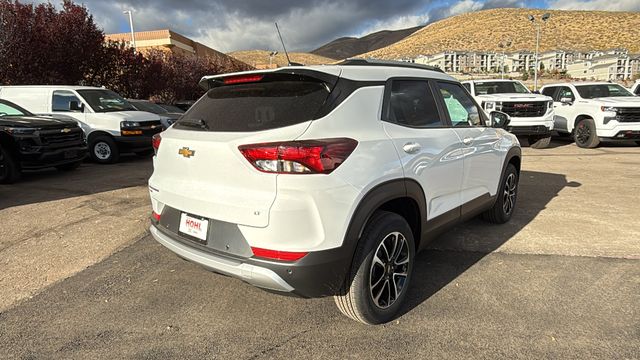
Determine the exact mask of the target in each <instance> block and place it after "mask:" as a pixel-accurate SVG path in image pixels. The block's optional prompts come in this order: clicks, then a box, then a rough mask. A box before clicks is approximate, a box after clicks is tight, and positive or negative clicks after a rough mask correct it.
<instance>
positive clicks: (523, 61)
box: [505, 51, 536, 72]
mask: <svg viewBox="0 0 640 360" xmlns="http://www.w3.org/2000/svg"><path fill="white" fill-rule="evenodd" d="M535 64H536V54H534V53H532V52H530V51H518V52H514V53H509V54H506V56H505V67H506V70H507V71H508V72H523V71H529V70H532V69H534V68H535V66H536V65H535Z"/></svg>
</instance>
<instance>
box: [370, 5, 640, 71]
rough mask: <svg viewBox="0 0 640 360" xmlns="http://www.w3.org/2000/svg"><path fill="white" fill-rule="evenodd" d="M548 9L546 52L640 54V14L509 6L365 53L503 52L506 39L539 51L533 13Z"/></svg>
mask: <svg viewBox="0 0 640 360" xmlns="http://www.w3.org/2000/svg"><path fill="white" fill-rule="evenodd" d="M544 13H550V14H551V18H550V19H549V21H548V22H547V23H546V24H544V25H543V26H542V32H541V37H540V51H542V52H544V51H547V50H557V49H564V50H574V51H588V50H608V49H613V48H626V49H628V50H629V52H630V53H640V41H639V39H640V12H610V11H569V10H540V9H507V8H503V9H492V10H483V11H478V12H473V13H467V14H463V15H457V16H453V17H450V18H447V19H444V20H440V21H437V22H434V23H431V24H429V25H427V26H425V27H424V28H422V29H421V30H418V31H416V32H415V33H413V34H411V35H410V36H408V37H406V38H404V39H402V40H400V41H398V42H397V43H395V44H392V45H389V46H387V47H384V48H381V49H378V50H375V51H370V52H367V53H364V54H362V55H360V56H362V57H374V58H380V59H400V58H407V57H416V56H418V55H421V54H424V55H429V54H436V53H439V52H442V51H447V50H462V51H500V52H501V51H503V49H501V48H500V47H499V46H498V44H499V43H500V42H502V41H504V40H506V39H510V40H511V41H512V45H511V46H510V47H509V48H507V49H505V51H506V52H513V51H518V50H529V51H535V44H536V38H535V28H534V25H533V24H531V22H530V21H528V20H527V16H528V15H534V16H535V17H536V18H537V19H538V20H537V21H540V17H541V16H542V15H543V14H544Z"/></svg>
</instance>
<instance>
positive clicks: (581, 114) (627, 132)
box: [542, 82, 640, 148]
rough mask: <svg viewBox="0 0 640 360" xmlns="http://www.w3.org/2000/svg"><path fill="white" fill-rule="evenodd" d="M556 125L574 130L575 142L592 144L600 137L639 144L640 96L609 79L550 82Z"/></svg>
mask: <svg viewBox="0 0 640 360" xmlns="http://www.w3.org/2000/svg"><path fill="white" fill-rule="evenodd" d="M542 93H543V94H545V95H547V96H551V97H552V98H553V101H554V103H553V104H554V105H553V106H554V109H555V129H556V131H557V132H558V133H560V134H573V137H574V139H575V142H576V144H577V145H578V146H580V147H584V148H594V147H597V146H598V145H599V144H600V141H601V140H634V141H635V142H636V144H638V145H640V97H637V96H634V95H633V94H632V93H630V92H629V91H628V90H627V89H625V88H624V87H622V86H620V85H618V84H615V83H609V82H593V83H567V84H553V85H547V86H544V87H543V88H542Z"/></svg>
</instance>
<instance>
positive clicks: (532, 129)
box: [507, 125, 551, 137]
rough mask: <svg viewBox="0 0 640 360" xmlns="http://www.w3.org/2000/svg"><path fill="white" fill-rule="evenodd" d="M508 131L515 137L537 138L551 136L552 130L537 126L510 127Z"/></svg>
mask: <svg viewBox="0 0 640 360" xmlns="http://www.w3.org/2000/svg"><path fill="white" fill-rule="evenodd" d="M507 131H509V132H510V133H512V134H514V135H536V136H542V137H544V136H550V135H551V130H549V128H548V127H546V126H544V125H535V126H509V127H507Z"/></svg>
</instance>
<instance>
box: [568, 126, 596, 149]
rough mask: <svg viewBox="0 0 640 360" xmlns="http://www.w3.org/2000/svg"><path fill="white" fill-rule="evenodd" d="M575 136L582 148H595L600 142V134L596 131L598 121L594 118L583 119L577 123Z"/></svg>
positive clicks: (577, 143)
mask: <svg viewBox="0 0 640 360" xmlns="http://www.w3.org/2000/svg"><path fill="white" fill-rule="evenodd" d="M573 131H574V134H573V138H574V140H575V142H576V145H578V146H579V147H581V148H590V149H591V148H595V147H598V145H599V144H600V139H598V134H597V133H596V123H595V122H594V121H593V119H582V120H580V121H578V123H577V124H576V128H575V129H574V130H573Z"/></svg>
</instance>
